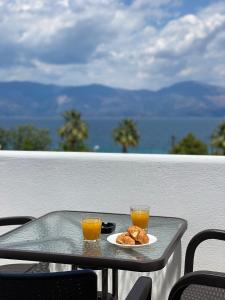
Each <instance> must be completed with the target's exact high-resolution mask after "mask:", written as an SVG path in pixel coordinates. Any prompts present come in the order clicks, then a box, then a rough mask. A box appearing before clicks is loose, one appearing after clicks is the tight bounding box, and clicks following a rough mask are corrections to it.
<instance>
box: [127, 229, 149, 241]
mask: <svg viewBox="0 0 225 300" xmlns="http://www.w3.org/2000/svg"><path fill="white" fill-rule="evenodd" d="M127 231H128V233H129V234H130V236H131V237H132V238H133V239H134V240H135V241H136V242H138V243H140V244H147V243H148V242H149V238H148V235H147V234H146V232H145V231H144V229H142V228H140V227H138V226H129V227H128V229H127Z"/></svg>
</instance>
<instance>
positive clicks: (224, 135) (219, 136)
mask: <svg viewBox="0 0 225 300" xmlns="http://www.w3.org/2000/svg"><path fill="white" fill-rule="evenodd" d="M211 143H212V146H213V147H214V148H215V149H216V154H222V155H225V121H223V122H222V123H221V124H219V126H218V127H217V128H216V129H215V130H214V132H213V134H212V136H211Z"/></svg>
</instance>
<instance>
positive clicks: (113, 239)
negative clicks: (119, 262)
mask: <svg viewBox="0 0 225 300" xmlns="http://www.w3.org/2000/svg"><path fill="white" fill-rule="evenodd" d="M122 233H123V232H119V233H114V234H111V235H109V236H108V237H107V241H108V242H109V243H111V244H113V245H116V246H118V247H121V248H139V247H145V246H148V245H151V244H153V243H155V242H156V241H157V237H155V236H154V235H151V234H148V237H149V242H148V243H147V244H139V245H125V244H118V243H117V242H116V238H117V236H118V235H120V234H122Z"/></svg>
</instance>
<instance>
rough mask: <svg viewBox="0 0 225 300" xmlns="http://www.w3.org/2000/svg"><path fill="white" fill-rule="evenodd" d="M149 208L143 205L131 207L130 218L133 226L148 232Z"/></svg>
mask: <svg viewBox="0 0 225 300" xmlns="http://www.w3.org/2000/svg"><path fill="white" fill-rule="evenodd" d="M149 213H150V207H149V206H145V205H137V206H131V208H130V216H131V220H132V223H133V225H135V226H138V227H141V228H142V229H144V230H145V231H146V232H147V231H148V223H149Z"/></svg>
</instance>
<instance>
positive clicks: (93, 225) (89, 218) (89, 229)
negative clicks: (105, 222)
mask: <svg viewBox="0 0 225 300" xmlns="http://www.w3.org/2000/svg"><path fill="white" fill-rule="evenodd" d="M101 226H102V220H101V219H100V218H99V217H98V216H94V215H85V216H84V217H83V218H82V220H81V227H82V231H83V238H84V240H85V241H93V242H96V241H97V240H98V239H99V237H100V233H101Z"/></svg>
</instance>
